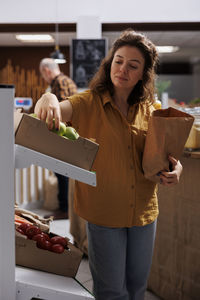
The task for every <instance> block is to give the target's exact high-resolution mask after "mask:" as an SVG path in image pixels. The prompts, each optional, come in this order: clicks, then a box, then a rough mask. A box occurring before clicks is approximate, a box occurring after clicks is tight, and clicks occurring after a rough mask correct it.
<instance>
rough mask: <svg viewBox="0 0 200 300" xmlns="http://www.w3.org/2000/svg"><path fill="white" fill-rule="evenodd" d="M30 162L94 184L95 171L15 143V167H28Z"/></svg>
mask: <svg viewBox="0 0 200 300" xmlns="http://www.w3.org/2000/svg"><path fill="white" fill-rule="evenodd" d="M31 164H33V165H37V166H40V167H42V168H46V169H49V170H51V171H54V172H56V173H59V174H61V175H65V176H67V177H70V178H72V179H76V180H78V181H81V182H83V183H86V184H89V185H92V186H96V173H94V172H90V171H87V170H85V169H81V168H79V167H76V166H74V165H71V164H68V163H65V162H63V161H61V160H58V159H55V158H53V157H50V156H48V155H45V154H42V153H39V152H36V151H34V150H31V149H29V148H26V147H23V146H20V145H15V168H16V169H22V168H28V167H29V166H30V165H31Z"/></svg>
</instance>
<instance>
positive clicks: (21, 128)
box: [14, 111, 99, 170]
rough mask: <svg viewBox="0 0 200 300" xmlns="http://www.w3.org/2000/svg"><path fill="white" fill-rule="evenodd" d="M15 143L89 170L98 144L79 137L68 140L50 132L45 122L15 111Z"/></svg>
mask: <svg viewBox="0 0 200 300" xmlns="http://www.w3.org/2000/svg"><path fill="white" fill-rule="evenodd" d="M14 126H15V143H16V144H19V145H21V146H24V147H27V148H30V149H32V150H35V151H38V152H40V153H43V154H46V155H48V156H51V157H54V158H56V159H59V160H62V161H64V162H67V163H70V164H72V165H75V166H77V167H80V168H83V169H86V170H91V168H92V165H93V162H94V160H95V157H96V154H97V151H98V147H99V145H98V144H97V143H95V142H93V141H91V140H89V139H86V138H83V137H79V138H78V139H77V140H74V141H73V140H68V139H65V138H63V137H61V136H58V135H57V134H55V133H53V132H51V131H50V130H49V129H48V128H47V126H46V124H45V122H43V121H40V120H38V119H36V118H33V117H31V116H29V115H27V114H24V113H20V112H18V111H17V112H15V114H14Z"/></svg>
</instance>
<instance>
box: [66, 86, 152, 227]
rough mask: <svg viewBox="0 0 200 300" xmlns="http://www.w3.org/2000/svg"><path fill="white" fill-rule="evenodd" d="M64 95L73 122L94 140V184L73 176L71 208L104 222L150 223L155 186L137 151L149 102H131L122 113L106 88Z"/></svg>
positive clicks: (95, 221) (122, 224)
mask: <svg viewBox="0 0 200 300" xmlns="http://www.w3.org/2000/svg"><path fill="white" fill-rule="evenodd" d="M68 100H69V101H70V102H71V104H72V107H73V116H72V120H71V121H72V125H73V127H75V128H76V129H77V131H78V132H79V134H80V135H81V136H83V137H85V138H94V139H95V140H96V142H97V143H98V144H99V151H98V153H97V156H96V160H95V162H94V164H93V167H92V170H93V171H95V172H96V175H97V187H93V186H89V185H87V184H84V183H80V182H76V185H75V196H74V204H75V212H76V213H77V214H78V215H79V216H81V217H82V218H84V219H85V220H87V221H89V222H91V223H93V224H96V225H102V226H108V227H131V226H143V225H146V224H149V223H152V222H153V221H154V220H155V219H156V217H157V216H158V201H157V195H156V191H157V186H156V184H155V183H153V182H151V181H149V180H147V179H146V178H145V177H144V174H143V170H142V155H143V149H144V143H145V137H146V132H147V128H148V120H149V117H150V115H151V112H152V111H153V106H152V105H150V104H149V103H147V102H146V103H141V104H135V105H133V106H131V107H130V109H129V111H128V116H127V118H126V117H125V116H124V115H122V113H121V112H120V111H119V109H118V108H117V106H116V105H115V103H114V102H113V100H112V98H111V97H110V94H109V93H105V94H104V95H97V94H96V93H93V92H91V91H90V90H88V91H85V92H83V93H80V94H76V95H74V96H72V97H70V98H68Z"/></svg>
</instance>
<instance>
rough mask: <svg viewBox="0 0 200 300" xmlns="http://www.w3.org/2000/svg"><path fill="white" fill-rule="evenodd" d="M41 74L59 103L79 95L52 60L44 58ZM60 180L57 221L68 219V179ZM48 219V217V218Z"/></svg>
mask: <svg viewBox="0 0 200 300" xmlns="http://www.w3.org/2000/svg"><path fill="white" fill-rule="evenodd" d="M39 69H40V73H41V75H42V77H43V78H44V80H45V81H46V82H47V83H48V84H49V87H50V91H51V93H53V94H55V95H56V97H57V99H58V101H59V102H61V101H63V100H66V99H67V97H69V96H72V95H74V94H76V93H77V86H76V84H75V82H74V81H73V80H72V79H71V78H69V77H68V76H66V75H65V74H63V73H62V72H61V71H60V67H59V65H58V64H57V63H56V62H55V61H54V59H52V58H43V59H42V60H41V62H40V66H39ZM55 175H56V177H57V180H58V204H59V209H58V210H56V211H54V212H53V213H51V214H50V215H53V216H54V219H55V220H59V219H68V186H69V180H68V177H66V176H63V175H60V174H57V173H55ZM47 217H48V216H47Z"/></svg>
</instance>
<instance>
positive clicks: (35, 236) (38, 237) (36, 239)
mask: <svg viewBox="0 0 200 300" xmlns="http://www.w3.org/2000/svg"><path fill="white" fill-rule="evenodd" d="M32 240H34V241H36V242H39V241H45V237H44V236H43V234H41V233H38V234H35V235H34V236H33V237H32Z"/></svg>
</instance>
